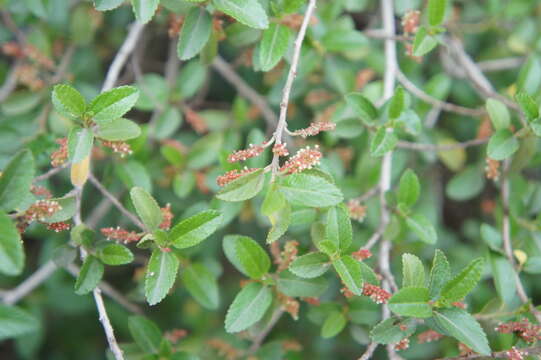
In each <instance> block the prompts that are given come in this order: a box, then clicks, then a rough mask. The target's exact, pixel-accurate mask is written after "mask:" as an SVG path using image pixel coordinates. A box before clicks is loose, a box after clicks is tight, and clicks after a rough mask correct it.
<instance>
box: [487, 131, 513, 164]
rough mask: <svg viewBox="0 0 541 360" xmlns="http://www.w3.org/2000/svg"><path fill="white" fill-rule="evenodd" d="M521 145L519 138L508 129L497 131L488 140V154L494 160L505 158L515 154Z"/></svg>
mask: <svg viewBox="0 0 541 360" xmlns="http://www.w3.org/2000/svg"><path fill="white" fill-rule="evenodd" d="M518 147H519V143H518V140H517V138H516V137H515V136H514V135H513V133H512V132H511V131H509V130H507V129H503V130H499V131H496V133H495V134H494V135H492V136H491V137H490V140H489V141H488V147H487V154H488V156H489V157H490V158H492V159H494V160H504V159H506V158H508V157H509V156H511V155H513V154H514V153H515V152H516V151H517V150H518Z"/></svg>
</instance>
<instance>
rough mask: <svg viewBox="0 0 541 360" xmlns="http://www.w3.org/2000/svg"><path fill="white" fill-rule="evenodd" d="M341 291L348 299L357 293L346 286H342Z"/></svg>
mask: <svg viewBox="0 0 541 360" xmlns="http://www.w3.org/2000/svg"><path fill="white" fill-rule="evenodd" d="M340 292H341V293H342V295H344V297H346V299H349V298H352V297H354V296H355V294H354V293H353V292H352V291H351V290H349V289H348V288H347V287H346V286H344V287H343V288H341V289H340Z"/></svg>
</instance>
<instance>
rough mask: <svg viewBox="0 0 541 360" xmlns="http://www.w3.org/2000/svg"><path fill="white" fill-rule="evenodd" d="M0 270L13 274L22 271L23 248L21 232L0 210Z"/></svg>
mask: <svg viewBox="0 0 541 360" xmlns="http://www.w3.org/2000/svg"><path fill="white" fill-rule="evenodd" d="M0 229H2V230H1V231H0V272H1V273H3V274H6V275H10V276H15V275H19V274H20V273H21V272H22V271H23V267H24V258H25V255H24V249H23V243H22V241H21V234H20V233H19V231H18V230H17V227H16V226H15V224H14V223H13V222H12V221H11V219H10V218H9V216H7V215H6V214H5V213H3V212H0Z"/></svg>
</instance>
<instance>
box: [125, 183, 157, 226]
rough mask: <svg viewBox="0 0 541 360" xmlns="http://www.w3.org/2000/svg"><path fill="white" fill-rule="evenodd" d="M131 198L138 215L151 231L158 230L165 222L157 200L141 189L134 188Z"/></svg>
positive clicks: (131, 191)
mask: <svg viewBox="0 0 541 360" xmlns="http://www.w3.org/2000/svg"><path fill="white" fill-rule="evenodd" d="M130 197H131V201H132V203H133V206H135V211H136V212H137V215H139V217H140V218H141V220H142V221H143V223H144V224H145V226H146V227H147V228H148V229H149V230H150V231H154V230H156V229H158V227H159V226H160V224H161V223H162V221H163V216H162V212H161V210H160V207H159V206H158V203H157V202H156V200H154V198H153V197H152V196H151V195H150V194H149V193H148V192H146V190H145V189H143V188H141V187H134V188H132V189H131V190H130Z"/></svg>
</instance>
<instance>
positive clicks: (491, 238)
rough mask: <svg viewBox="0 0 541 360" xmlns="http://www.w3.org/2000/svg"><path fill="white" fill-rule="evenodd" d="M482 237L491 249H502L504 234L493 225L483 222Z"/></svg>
mask: <svg viewBox="0 0 541 360" xmlns="http://www.w3.org/2000/svg"><path fill="white" fill-rule="evenodd" d="M481 239H483V241H484V242H485V244H487V246H488V247H489V248H490V249H492V250H494V251H501V248H502V242H503V239H502V234H501V233H500V232H499V231H498V230H497V229H495V228H494V227H493V226H491V225H488V224H481Z"/></svg>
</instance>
